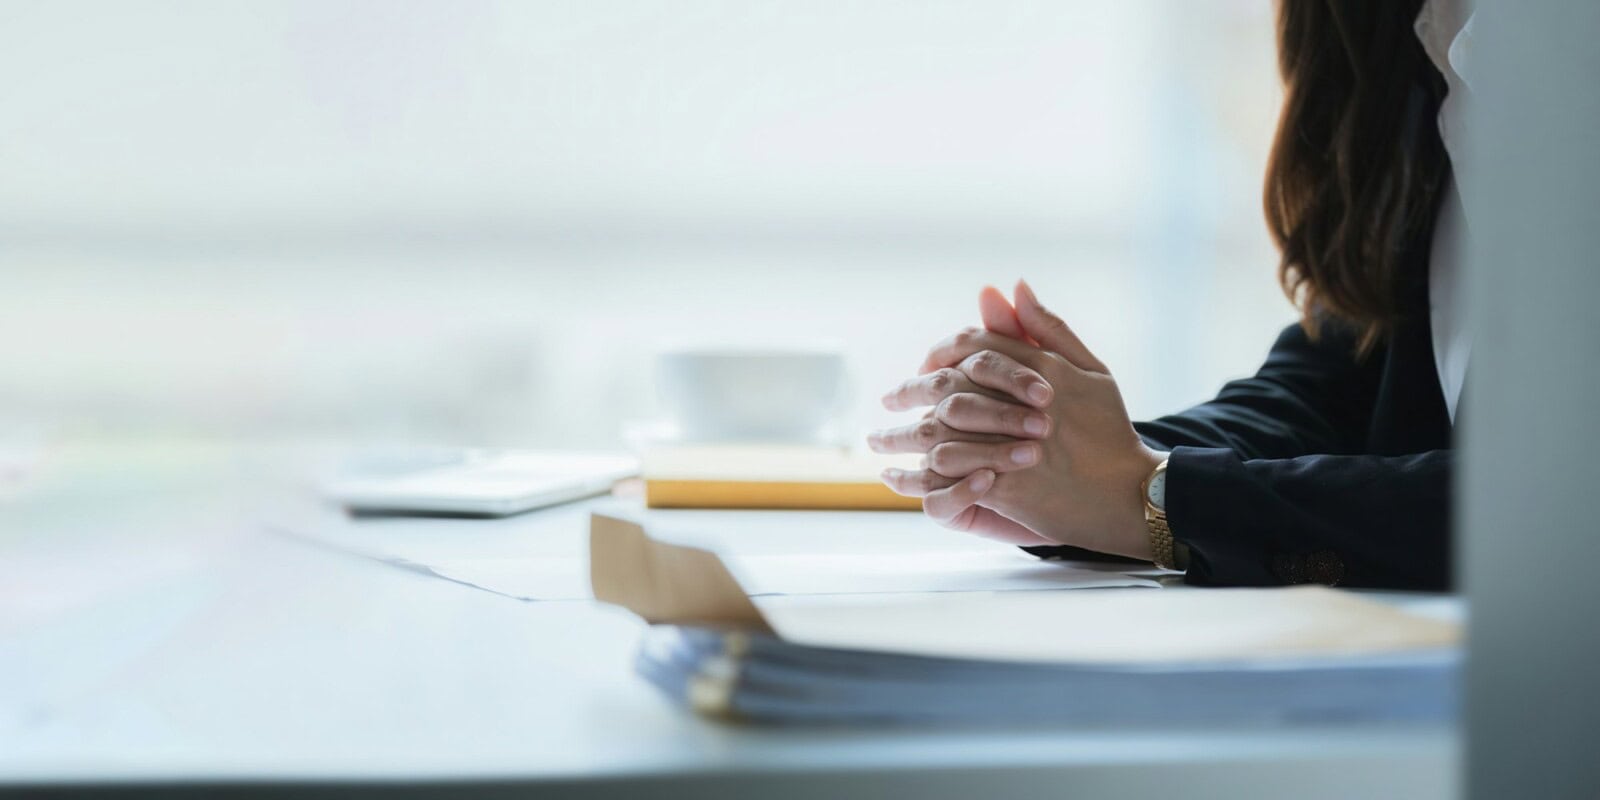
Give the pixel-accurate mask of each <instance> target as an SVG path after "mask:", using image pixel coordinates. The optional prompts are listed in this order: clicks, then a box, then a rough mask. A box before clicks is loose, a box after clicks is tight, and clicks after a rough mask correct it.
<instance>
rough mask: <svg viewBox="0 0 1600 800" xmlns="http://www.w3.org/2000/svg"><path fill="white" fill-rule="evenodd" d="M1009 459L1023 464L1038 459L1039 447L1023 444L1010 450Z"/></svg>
mask: <svg viewBox="0 0 1600 800" xmlns="http://www.w3.org/2000/svg"><path fill="white" fill-rule="evenodd" d="M1011 460H1012V461H1014V462H1016V463H1018V464H1022V465H1024V466H1026V465H1028V464H1032V463H1033V462H1035V461H1038V460H1039V448H1037V447H1034V446H1033V445H1031V444H1025V445H1023V446H1021V447H1018V448H1014V449H1013V450H1012V451H1011Z"/></svg>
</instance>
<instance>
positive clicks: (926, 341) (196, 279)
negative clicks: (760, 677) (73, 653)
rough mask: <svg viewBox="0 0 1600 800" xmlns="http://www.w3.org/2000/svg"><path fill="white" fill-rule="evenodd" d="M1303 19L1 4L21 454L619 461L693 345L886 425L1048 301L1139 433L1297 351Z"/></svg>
mask: <svg viewBox="0 0 1600 800" xmlns="http://www.w3.org/2000/svg"><path fill="white" fill-rule="evenodd" d="M1271 23H1272V4H1271V2H1270V0H1209V1H1208V2H1204V3H1194V2H1185V0H1119V2H1115V3H1105V2H1094V1H1092V0H982V1H981V2H979V1H978V0H961V1H960V2H930V1H929V0H918V1H917V2H890V1H889V0H867V1H866V2H856V3H820V2H815V0H809V1H807V2H800V1H799V0H795V1H793V2H790V1H781V2H773V1H771V0H737V1H733V0H729V1H726V2H724V1H722V0H675V1H674V2H637V1H633V0H584V1H583V2H578V1H576V0H574V1H573V2H548V1H547V2H523V3H514V2H493V1H488V0H479V1H477V2H472V1H469V0H450V1H449V2H444V1H443V0H429V1H428V2H405V3H400V2H387V1H381V0H299V1H296V0H253V1H252V2H218V1H217V0H205V1H204V2H200V1H198V0H197V1H196V2H140V3H114V2H71V1H67V2H62V1H60V0H51V1H50V2H43V1H42V0H41V1H39V2H22V1H20V0H0V75H3V76H5V77H4V78H0V281H3V282H0V437H4V436H5V435H7V434H6V432H7V431H25V432H26V431H39V430H46V431H52V432H67V433H72V434H82V435H91V436H108V437H115V436H158V437H237V436H247V437H261V438H315V439H333V440H348V441H360V442H416V443H465V444H516V445H534V446H552V447H555V446H559V447H608V446H615V445H617V444H619V443H620V442H622V430H623V427H624V426H625V425H626V424H628V423H630V422H632V421H638V420H648V419H651V418H653V417H654V416H656V415H657V410H656V408H655V399H654V393H653V388H652V378H651V355H652V353H653V352H655V351H656V350H658V349H659V348H661V347H664V346H667V345H671V344H679V343H716V344H728V345H744V344H759V345H783V344H808V343H814V342H819V341H827V342H836V343H842V345H843V346H844V348H845V349H846V351H847V352H848V354H849V356H850V359H851V363H852V369H853V372H854V381H855V387H856V390H857V391H856V402H855V403H854V404H853V407H854V409H855V411H854V414H853V417H852V422H853V424H854V425H857V426H861V427H865V426H869V425H874V424H877V423H880V422H883V421H886V420H888V419H889V417H888V416H887V415H886V414H884V413H883V412H881V411H879V410H877V406H876V397H877V395H878V394H879V393H880V391H881V390H882V389H884V388H887V387H888V386H889V385H891V384H892V383H894V382H895V381H897V380H898V379H900V378H902V377H905V376H906V375H907V374H908V373H909V371H910V370H911V369H912V368H913V367H914V366H915V365H916V363H917V362H918V361H919V360H920V358H921V355H922V353H923V352H924V351H925V350H926V349H927V347H928V346H929V345H930V344H931V343H933V342H934V341H935V340H936V339H938V338H940V337H942V336H944V335H946V334H948V333H950V332H952V331H954V330H955V329H957V328H958V327H960V326H963V325H966V324H970V323H972V322H975V304H974V298H975V295H976V292H977V290H978V289H979V287H981V286H982V285H983V284H984V283H998V284H1001V285H1002V286H1007V285H1009V283H1010V282H1011V281H1013V280H1014V279H1016V278H1017V277H1019V276H1025V277H1027V278H1029V279H1030V280H1031V281H1032V283H1033V284H1034V286H1035V287H1036V288H1037V289H1038V291H1039V293H1040V295H1041V296H1042V297H1043V298H1044V300H1045V301H1046V302H1047V303H1050V304H1052V305H1053V306H1055V307H1057V309H1058V310H1059V311H1061V312H1062V313H1063V314H1064V315H1065V316H1067V317H1068V319H1069V320H1071V321H1072V322H1073V323H1074V325H1075V327H1076V328H1077V330H1078V332H1079V333H1080V335H1082V337H1083V338H1084V339H1085V340H1086V341H1087V342H1088V343H1089V344H1090V346H1091V347H1092V348H1094V349H1095V350H1096V351H1097V353H1098V354H1099V355H1100V356H1101V358H1102V359H1103V360H1105V361H1106V362H1107V363H1109V364H1110V365H1111V367H1112V369H1113V370H1114V372H1115V373H1116V374H1117V375H1118V377H1119V378H1120V379H1121V382H1122V386H1123V391H1124V395H1125V397H1126V398H1127V401H1128V404H1129V407H1130V410H1131V411H1132V412H1133V414H1134V415H1135V416H1136V417H1141V416H1149V415H1153V414H1157V413H1161V412H1163V411H1167V410H1175V409H1177V408H1179V407H1181V406H1183V405H1185V404H1188V403H1192V402H1195V401H1198V400H1201V399H1204V398H1205V397H1207V396H1208V395H1209V394H1211V393H1212V392H1214V391H1215V389H1216V388H1217V386H1218V385H1219V384H1220V383H1221V382H1222V381H1223V380H1225V379H1227V378H1229V377H1234V376H1237V375H1241V374H1245V373H1248V372H1250V371H1251V370H1253V368H1254V367H1255V366H1256V364H1257V363H1259V361H1260V359H1261V357H1262V355H1263V354H1264V353H1265V351H1266V349H1267V346H1268V345H1269V344H1270V342H1271V340H1272V337H1273V335H1274V334H1275V332H1276V330H1277V329H1278V328H1279V327H1280V326H1281V325H1283V324H1285V323H1287V322H1288V321H1290V320H1291V319H1292V317H1293V313H1292V310H1291V309H1290V308H1289V307H1288V305H1287V303H1286V302H1285V301H1284V300H1283V299H1282V298H1281V295H1280V294H1279V292H1278V290H1277V288H1276V285H1275V280H1274V277H1273V273H1274V264H1275V255H1274V251H1273V249H1272V247H1271V245H1270V242H1269V241H1268V239H1267V237H1266V233H1265V229H1264V226H1263V224H1262V222H1261V213H1260V202H1259V197H1260V190H1259V188H1260V182H1261V174H1262V170H1263V166H1264V162H1265V152H1266V147H1267V143H1268V140H1269V137H1270V134H1271V129H1272V125H1273V121H1274V117H1275V113H1276V108H1275V106H1276V102H1277V99H1278V86H1277V81H1276V73H1275V68H1274V63H1273V56H1272V24H1271Z"/></svg>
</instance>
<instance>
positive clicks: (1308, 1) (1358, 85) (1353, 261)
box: [1266, 0, 1449, 353]
mask: <svg viewBox="0 0 1600 800" xmlns="http://www.w3.org/2000/svg"><path fill="white" fill-rule="evenodd" d="M1422 2H1423V0H1279V2H1278V60H1279V69H1280V70H1281V72H1282V74H1283V83H1284V101H1283V111H1282V115H1281V116H1280V118H1279V120H1278V132H1277V136H1276V138H1275V139H1274V141H1273V144H1272V154H1271V157H1270V159H1269V162H1268V165H1267V181H1266V212H1267V226H1268V227H1269V228H1270V229H1271V232H1272V236H1273V238H1274V239H1275V240H1276V241H1277V244H1278V247H1279V250H1280V252H1281V253H1282V260H1281V261H1280V262H1279V265H1278V276H1279V280H1280V281H1281V282H1282V284H1283V289H1284V292H1285V293H1286V294H1288V296H1289V299H1290V300H1291V301H1292V302H1294V303H1295V304H1296V305H1297V306H1298V307H1299V308H1300V311H1301V314H1302V317H1303V321H1304V324H1305V326H1306V329H1307V331H1308V332H1309V333H1311V334H1312V335H1313V336H1315V335H1316V333H1317V330H1318V327H1319V325H1320V324H1321V322H1322V321H1324V320H1326V319H1328V318H1333V319H1337V320H1340V321H1342V322H1344V323H1347V324H1348V325H1349V326H1351V327H1353V328H1354V329H1355V331H1356V332H1357V334H1358V341H1359V342H1360V345H1359V347H1360V350H1361V351H1362V352H1363V353H1364V352H1366V351H1370V350H1371V349H1372V347H1373V345H1374V344H1376V343H1377V342H1378V341H1379V340H1381V339H1382V338H1383V336H1384V335H1385V334H1386V333H1388V332H1389V331H1390V330H1391V329H1392V328H1393V326H1394V325H1395V324H1396V323H1397V322H1398V321H1399V318H1400V294H1401V291H1402V284H1403V281H1405V280H1406V279H1407V278H1408V276H1407V275H1406V274H1404V272H1405V269H1406V267H1405V265H1404V264H1403V261H1405V254H1406V251H1407V249H1408V248H1409V247H1412V246H1414V245H1416V244H1417V243H1418V242H1419V241H1420V239H1419V237H1422V236H1426V235H1428V234H1429V233H1430V232H1431V231H1432V229H1433V220H1434V214H1435V210H1436V207H1437V200H1438V197H1439V193H1440V191H1441V190H1442V188H1443V184H1444V182H1445V180H1446V179H1447V178H1448V175H1449V160H1448V158H1447V157H1446V155H1445V151H1444V146H1443V144H1442V142H1441V141H1440V139H1439V132H1438V126H1437V123H1436V122H1435V119H1436V118H1437V116H1438V110H1439V105H1440V103H1441V102H1442V101H1443V99H1444V94H1445V83H1444V79H1443V77H1442V76H1441V75H1440V74H1439V73H1438V71H1437V70H1436V69H1434V67H1433V65H1432V64H1431V63H1430V62H1429V61H1428V56H1427V54H1426V52H1425V51H1424V50H1423V48H1422V45H1421V43H1419V42H1418V41H1417V38H1416V35H1415V33H1414V32H1413V30H1412V24H1413V21H1414V20H1415V19H1416V16H1417V12H1418V10H1419V9H1420V8H1421V6H1422Z"/></svg>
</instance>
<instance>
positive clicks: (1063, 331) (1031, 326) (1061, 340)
mask: <svg viewBox="0 0 1600 800" xmlns="http://www.w3.org/2000/svg"><path fill="white" fill-rule="evenodd" d="M1016 296H1017V320H1018V321H1019V322H1021V323H1022V328H1023V330H1025V331H1027V332H1028V335H1029V336H1032V337H1033V338H1034V339H1036V340H1038V342H1039V346H1040V347H1043V348H1044V349H1046V350H1049V351H1051V352H1054V353H1056V354H1058V355H1061V356H1063V357H1065V358H1066V359H1067V360H1068V361H1070V362H1072V364H1073V366H1075V367H1077V368H1078V369H1081V370H1087V371H1089V372H1099V373H1103V374H1109V373H1110V370H1108V369H1106V365H1105V364H1102V363H1100V359H1098V358H1095V357H1094V353H1091V352H1089V348H1087V347H1085V346H1084V344H1083V341H1082V340H1080V339H1079V338H1078V335H1077V334H1076V333H1073V332H1072V328H1070V327H1068V326H1067V323H1066V320H1063V319H1062V318H1060V317H1058V316H1056V315H1055V313H1054V312H1052V311H1050V310H1049V309H1047V308H1045V307H1044V305H1043V304H1041V303H1040V302H1039V298H1038V297H1037V296H1035V295H1034V293H1033V287H1031V286H1029V285H1028V282H1027V281H1017V291H1016Z"/></svg>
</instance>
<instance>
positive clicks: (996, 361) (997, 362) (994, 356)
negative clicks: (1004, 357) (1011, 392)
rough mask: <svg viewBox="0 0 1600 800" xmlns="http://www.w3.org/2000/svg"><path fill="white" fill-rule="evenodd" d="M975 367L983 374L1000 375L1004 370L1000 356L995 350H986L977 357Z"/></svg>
mask: <svg viewBox="0 0 1600 800" xmlns="http://www.w3.org/2000/svg"><path fill="white" fill-rule="evenodd" d="M973 366H974V367H975V368H977V369H978V370H981V371H983V372H988V373H998V372H999V371H1000V370H1001V368H1002V362H1001V358H1000V354H999V353H996V352H995V351H993V350H985V351H983V352H981V353H979V354H978V355H977V356H976V358H975V359H974V361H973Z"/></svg>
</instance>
